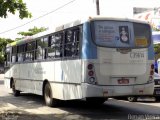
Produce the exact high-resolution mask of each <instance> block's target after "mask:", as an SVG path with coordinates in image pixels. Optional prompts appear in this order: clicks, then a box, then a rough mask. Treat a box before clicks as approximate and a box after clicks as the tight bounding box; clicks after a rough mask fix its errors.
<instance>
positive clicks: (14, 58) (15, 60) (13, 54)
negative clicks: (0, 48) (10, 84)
mask: <svg viewBox="0 0 160 120" xmlns="http://www.w3.org/2000/svg"><path fill="white" fill-rule="evenodd" d="M11 61H12V63H15V62H17V61H18V58H17V46H13V47H12V57H11Z"/></svg>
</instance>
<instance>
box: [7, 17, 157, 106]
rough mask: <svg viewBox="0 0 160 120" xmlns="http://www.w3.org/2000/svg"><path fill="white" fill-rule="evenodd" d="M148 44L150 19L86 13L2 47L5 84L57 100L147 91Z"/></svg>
mask: <svg viewBox="0 0 160 120" xmlns="http://www.w3.org/2000/svg"><path fill="white" fill-rule="evenodd" d="M153 63H154V50H153V42H152V39H151V28H150V25H149V24H147V23H144V22H140V21H136V20H131V19H120V18H118V19H115V18H105V17H92V18H91V17H90V18H88V19H87V20H77V21H74V22H72V23H69V24H64V25H62V26H59V27H57V28H55V30H53V31H52V32H44V33H41V34H38V35H34V36H32V37H29V38H26V39H23V40H20V41H15V42H13V43H11V44H8V45H7V47H6V62H5V85H6V86H8V87H10V88H12V90H13V93H14V95H15V96H18V95H20V92H28V93H34V94H38V95H43V96H44V98H45V102H46V104H47V105H48V106H55V105H57V103H58V101H59V100H74V99H84V100H86V101H88V102H89V103H95V104H99V103H104V102H105V100H107V98H109V97H116V96H142V95H151V94H153V91H154V80H153V74H154V64H153Z"/></svg>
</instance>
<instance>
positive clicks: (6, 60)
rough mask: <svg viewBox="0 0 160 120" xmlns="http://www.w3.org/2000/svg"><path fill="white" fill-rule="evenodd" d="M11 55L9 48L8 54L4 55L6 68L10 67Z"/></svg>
mask: <svg viewBox="0 0 160 120" xmlns="http://www.w3.org/2000/svg"><path fill="white" fill-rule="evenodd" d="M10 54H11V51H10V48H7V49H6V53H5V55H4V57H5V67H8V66H9V65H10Z"/></svg>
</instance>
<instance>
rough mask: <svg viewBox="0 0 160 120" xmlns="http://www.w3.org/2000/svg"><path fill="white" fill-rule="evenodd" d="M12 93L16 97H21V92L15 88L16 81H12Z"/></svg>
mask: <svg viewBox="0 0 160 120" xmlns="http://www.w3.org/2000/svg"><path fill="white" fill-rule="evenodd" d="M11 85H12V92H13V95H14V96H15V97H17V96H19V95H20V91H19V90H16V87H15V81H12V84H11Z"/></svg>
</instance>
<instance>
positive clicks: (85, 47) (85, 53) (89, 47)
mask: <svg viewBox="0 0 160 120" xmlns="http://www.w3.org/2000/svg"><path fill="white" fill-rule="evenodd" d="M81 57H82V59H97V46H96V45H95V44H94V43H93V40H92V37H91V31H90V24H89V23H88V22H86V23H84V25H83V40H82V55H81Z"/></svg>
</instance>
